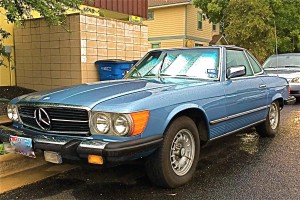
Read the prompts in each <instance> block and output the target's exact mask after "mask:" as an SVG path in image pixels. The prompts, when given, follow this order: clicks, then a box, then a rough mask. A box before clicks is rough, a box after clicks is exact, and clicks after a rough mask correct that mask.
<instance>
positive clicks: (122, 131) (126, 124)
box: [113, 114, 132, 136]
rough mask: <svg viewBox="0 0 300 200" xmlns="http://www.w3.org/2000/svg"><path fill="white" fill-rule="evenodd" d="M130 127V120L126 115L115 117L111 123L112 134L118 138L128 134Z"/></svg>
mask: <svg viewBox="0 0 300 200" xmlns="http://www.w3.org/2000/svg"><path fill="white" fill-rule="evenodd" d="M131 126H132V120H131V118H130V117H129V116H128V115H123V114H121V115H117V116H116V117H115V119H114V121H113V127H114V132H115V133H116V134H117V135H120V136H124V135H126V134H128V133H129V132H130V130H131Z"/></svg>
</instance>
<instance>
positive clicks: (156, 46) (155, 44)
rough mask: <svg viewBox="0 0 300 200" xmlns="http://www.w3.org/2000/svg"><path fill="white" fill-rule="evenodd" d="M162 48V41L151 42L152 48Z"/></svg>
mask: <svg viewBox="0 0 300 200" xmlns="http://www.w3.org/2000/svg"><path fill="white" fill-rule="evenodd" d="M158 48H160V42H156V43H151V49H158Z"/></svg>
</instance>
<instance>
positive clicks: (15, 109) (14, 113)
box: [12, 105, 19, 121]
mask: <svg viewBox="0 0 300 200" xmlns="http://www.w3.org/2000/svg"><path fill="white" fill-rule="evenodd" d="M12 119H13V120H14V121H18V120H19V113H18V107H17V106H16V105H14V106H13V108H12Z"/></svg>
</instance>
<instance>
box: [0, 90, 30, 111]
mask: <svg viewBox="0 0 300 200" xmlns="http://www.w3.org/2000/svg"><path fill="white" fill-rule="evenodd" d="M31 92H35V91H34V90H31V89H27V88H22V87H18V86H0V115H5V114H6V106H7V103H8V102H7V101H5V100H4V99H8V100H11V99H13V98H15V97H18V96H21V95H24V94H28V93H31ZM1 99H2V100H1Z"/></svg>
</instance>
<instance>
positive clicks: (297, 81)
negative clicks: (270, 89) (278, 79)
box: [291, 77, 300, 83]
mask: <svg viewBox="0 0 300 200" xmlns="http://www.w3.org/2000/svg"><path fill="white" fill-rule="evenodd" d="M291 83H300V77H296V78H293V79H292V80H291Z"/></svg>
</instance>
